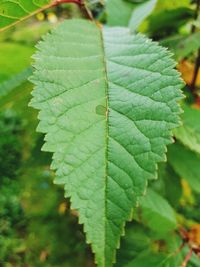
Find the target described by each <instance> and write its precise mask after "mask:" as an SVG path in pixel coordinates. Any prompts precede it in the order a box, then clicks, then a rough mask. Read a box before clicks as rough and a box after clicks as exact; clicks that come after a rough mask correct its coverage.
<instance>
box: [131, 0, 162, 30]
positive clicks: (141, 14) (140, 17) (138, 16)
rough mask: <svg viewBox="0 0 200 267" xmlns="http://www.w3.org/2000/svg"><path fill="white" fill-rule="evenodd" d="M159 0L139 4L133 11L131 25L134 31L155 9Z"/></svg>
mask: <svg viewBox="0 0 200 267" xmlns="http://www.w3.org/2000/svg"><path fill="white" fill-rule="evenodd" d="M156 2H157V0H149V1H147V2H144V3H142V4H140V5H138V6H137V7H136V8H135V9H134V10H133V12H132V15H131V19H130V22H129V27H130V29H131V31H132V32H134V31H136V30H137V28H138V27H139V26H140V24H141V23H142V22H143V21H144V20H145V18H146V17H148V16H149V15H150V13H151V12H152V11H153V9H154V7H155V5H156Z"/></svg>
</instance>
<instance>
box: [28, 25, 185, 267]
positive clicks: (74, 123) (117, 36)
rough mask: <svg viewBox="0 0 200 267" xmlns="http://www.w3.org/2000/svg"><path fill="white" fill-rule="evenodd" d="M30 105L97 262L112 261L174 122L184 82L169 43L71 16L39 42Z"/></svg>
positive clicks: (162, 157) (104, 266)
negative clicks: (162, 45) (158, 41)
mask: <svg viewBox="0 0 200 267" xmlns="http://www.w3.org/2000/svg"><path fill="white" fill-rule="evenodd" d="M38 50H39V51H38V53H37V54H36V55H35V59H36V63H35V68H36V71H35V73H34V76H33V78H32V81H33V82H34V83H35V90H34V91H33V99H32V102H31V105H32V106H33V107H35V108H37V109H39V110H40V113H39V119H40V123H39V126H38V130H39V131H41V132H44V133H46V137H45V141H46V143H45V145H44V146H43V150H45V151H50V152H53V153H54V154H53V163H52V168H53V169H55V170H56V180H55V182H56V183H58V184H64V186H65V191H66V196H68V197H71V202H72V208H74V209H77V210H78V212H79V221H80V223H83V224H84V230H85V232H86V235H87V240H88V242H89V243H92V249H93V251H94V252H95V254H96V262H97V263H98V266H99V267H110V266H112V262H113V260H114V258H115V249H116V248H117V247H118V246H119V240H120V235H121V234H122V233H123V231H124V225H125V221H127V220H128V219H130V217H131V214H132V209H133V207H134V206H135V205H136V202H137V199H138V196H140V195H142V194H143V192H144V190H145V188H146V184H147V180H148V179H154V178H155V177H156V163H157V162H159V161H163V160H165V152H166V145H167V144H169V143H171V141H172V140H171V129H173V128H174V127H176V126H177V125H178V123H179V113H180V108H179V106H178V105H177V100H179V99H180V98H182V95H181V91H180V88H181V86H182V82H181V80H180V78H179V74H178V72H177V71H175V70H174V69H173V67H174V66H175V62H174V61H173V60H172V59H171V58H170V55H169V53H168V52H167V50H166V49H164V48H162V47H159V46H158V45H157V44H156V43H153V42H151V41H150V40H148V39H146V38H145V37H144V36H142V35H131V34H130V31H129V29H127V28H105V29H103V32H101V29H100V28H98V27H97V26H96V24H95V23H93V22H89V21H85V20H70V21H66V22H64V23H62V24H61V25H60V26H59V27H58V28H57V29H56V30H55V31H53V33H52V34H48V35H46V36H45V37H44V41H42V42H40V43H39V44H38Z"/></svg>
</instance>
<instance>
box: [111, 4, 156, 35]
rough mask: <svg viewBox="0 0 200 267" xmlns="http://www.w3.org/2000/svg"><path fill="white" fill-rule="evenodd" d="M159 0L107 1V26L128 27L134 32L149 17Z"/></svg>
mask: <svg viewBox="0 0 200 267" xmlns="http://www.w3.org/2000/svg"><path fill="white" fill-rule="evenodd" d="M156 2H157V0H148V1H125V0H107V3H106V12H107V24H108V25H109V26H128V25H129V27H130V28H131V30H132V31H133V32H134V31H135V30H137V28H138V27H139V26H140V24H141V23H142V22H143V20H144V19H145V18H146V17H148V15H149V14H150V13H151V12H152V10H153V9H154V7H155V5H156Z"/></svg>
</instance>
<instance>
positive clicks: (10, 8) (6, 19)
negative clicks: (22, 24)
mask: <svg viewBox="0 0 200 267" xmlns="http://www.w3.org/2000/svg"><path fill="white" fill-rule="evenodd" d="M51 2H52V1H51V0H10V1H7V0H2V1H1V3H0V31H1V30H4V29H5V28H7V27H9V26H12V25H13V24H15V23H17V22H19V21H22V20H23V19H25V18H27V17H30V16H32V15H34V14H35V13H36V12H38V11H39V10H40V9H42V8H44V7H45V6H48V5H49V4H50V3H51Z"/></svg>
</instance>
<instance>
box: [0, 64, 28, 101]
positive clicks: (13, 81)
mask: <svg viewBox="0 0 200 267" xmlns="http://www.w3.org/2000/svg"><path fill="white" fill-rule="evenodd" d="M31 74H32V68H31V67H29V68H27V69H25V70H23V71H22V72H20V73H18V74H16V75H14V76H11V78H9V79H8V80H6V81H4V82H2V83H0V97H2V96H5V95H7V94H8V93H10V92H11V91H12V90H13V89H15V88H16V87H18V86H20V85H21V84H22V83H23V82H25V81H26V80H27V79H28V78H29V77H30V75H31Z"/></svg>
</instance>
